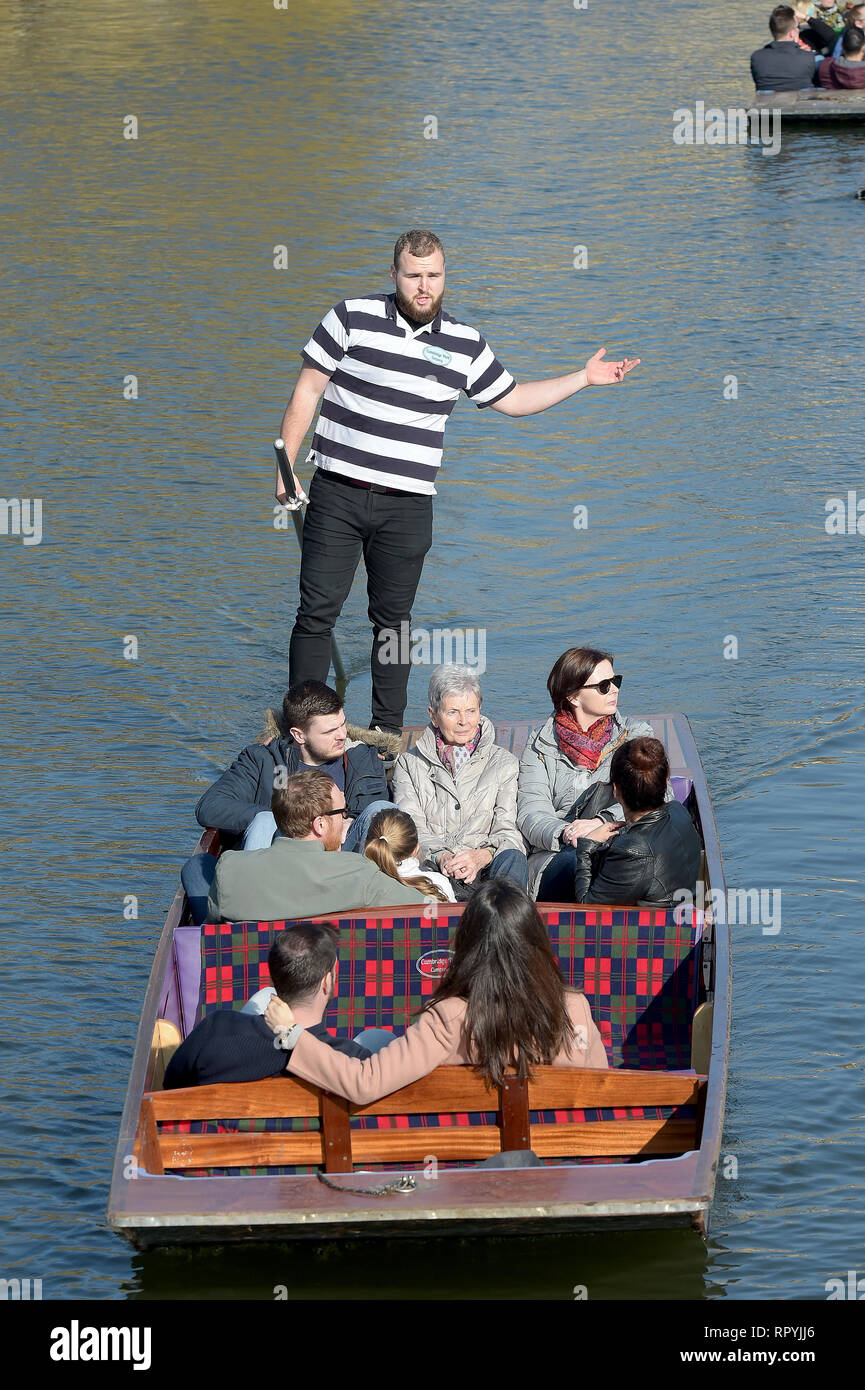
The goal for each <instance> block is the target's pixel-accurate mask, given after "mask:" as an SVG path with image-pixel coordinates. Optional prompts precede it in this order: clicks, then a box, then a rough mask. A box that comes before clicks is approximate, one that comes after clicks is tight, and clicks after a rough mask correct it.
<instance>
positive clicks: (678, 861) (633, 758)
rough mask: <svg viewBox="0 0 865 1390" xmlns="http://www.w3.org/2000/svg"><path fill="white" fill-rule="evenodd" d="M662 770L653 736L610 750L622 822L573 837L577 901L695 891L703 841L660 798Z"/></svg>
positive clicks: (633, 899)
mask: <svg viewBox="0 0 865 1390" xmlns="http://www.w3.org/2000/svg"><path fill="white" fill-rule="evenodd" d="M669 775H670V765H669V763H668V761H667V755H666V753H665V751H664V745H663V744H662V743H661V742H660V741H659V740H658V739H656V738H632V739H629V741H628V742H627V743H623V744H622V745H621V746H620V747H619V748H617V749H616V751H615V753H614V754H613V756H612V759H611V761H610V780H611V782H612V784H613V793H614V795H615V797H616V800H617V801H618V802H620V803H621V806H622V809H623V810H624V812H625V822H624V825H623V826H619V825H618V824H617V822H615V821H614V822H612V823H607V824H606V825H602V826H600V828H599V829H597V830H593V831H591V832H590V834H588V835H585V836H582V837H581V838H580V839H579V840H577V844H576V861H577V864H576V872H575V875H574V898H575V901H576V902H578V903H621V904H623V905H627V906H635V907H672V906H673V903H674V901H678V900H677V899H676V898H675V896H674V895H675V894H676V892H677V891H680V890H682V889H687V890H688V891H689V892H690V893H691V894H694V893H695V890H696V887H697V877H698V875H699V872H700V853H701V849H702V846H701V844H700V837H699V835H698V834H697V831H696V830H695V829H694V825H693V823H692V821H691V817H690V816H689V815H688V812H687V811H686V810H685V808H684V806H681V805H680V804H679V802H678V801H668V802H665V801H664V795H665V792H666V788H667V781H668V778H669Z"/></svg>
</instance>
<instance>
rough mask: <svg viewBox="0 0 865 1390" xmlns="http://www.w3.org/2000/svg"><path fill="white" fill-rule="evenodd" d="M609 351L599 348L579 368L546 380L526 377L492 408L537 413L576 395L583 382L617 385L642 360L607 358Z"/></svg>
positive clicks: (503, 410)
mask: <svg viewBox="0 0 865 1390" xmlns="http://www.w3.org/2000/svg"><path fill="white" fill-rule="evenodd" d="M606 351H607V349H606V348H600V349H599V351H598V352H596V353H595V355H594V357H590V358H589V360H588V362H587V363H586V365H585V367H583V369H582V371H580V372H569V373H568V374H567V376H552V377H549V378H548V380H547V381H524V382H522V384H520V385H518V386H515V387H514V389H513V391H509V392H508V394H507V395H506V396H503V397H502V399H501V400H500V401H495V402H493V404H492V405H491V407H490V409H491V410H498V411H500V413H501V414H502V415H537V414H538V413H539V411H541V410H549V408H550V406H551V405H558V404H559V401H566V400H567V399H568V397H569V396H574V395H576V393H577V392H578V391H582V389H583V387H584V386H614V385H616V384H617V382H620V381H623V380H624V378H625V377H626V376H627V374H628V372H630V371H633V369H634V367H637V366H639V364H640V359H639V357H625V358H623V359H622V361H621V362H605V361H604V360H603V359H604V355H605V354H606Z"/></svg>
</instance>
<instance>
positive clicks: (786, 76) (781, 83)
mask: <svg viewBox="0 0 865 1390" xmlns="http://www.w3.org/2000/svg"><path fill="white" fill-rule="evenodd" d="M769 31H770V33H771V35H772V42H771V43H767V44H766V46H765V47H764V48H758V49H757V50H756V52H754V53H752V54H751V76H752V77H753V79H754V86H755V87H756V88H757V91H758V92H798V91H804V89H805V88H806V87H811V86H813V84H814V75H815V71H816V68H815V58H816V55H815V54H813V53H806V52H804V51H803V50H802V49H801V48H800V47H799V44H798V42H797V39H798V37H799V25H798V23H797V20H796V12H795V10H793V8H792V6H790V5H776V6H775V8H774V10H773V11H772V13H771V15H770V16H769Z"/></svg>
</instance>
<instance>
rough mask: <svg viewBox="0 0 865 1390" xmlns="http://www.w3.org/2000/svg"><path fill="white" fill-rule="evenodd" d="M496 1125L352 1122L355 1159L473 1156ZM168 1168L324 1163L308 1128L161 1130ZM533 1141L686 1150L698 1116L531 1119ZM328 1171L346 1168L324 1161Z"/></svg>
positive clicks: (568, 1146) (486, 1149) (496, 1134)
mask: <svg viewBox="0 0 865 1390" xmlns="http://www.w3.org/2000/svg"><path fill="white" fill-rule="evenodd" d="M502 1142H503V1141H502V1131H501V1129H500V1128H499V1126H498V1125H483V1126H478V1127H476V1128H472V1127H469V1126H459V1127H457V1126H454V1127H453V1128H449V1127H447V1126H444V1127H438V1128H435V1129H395V1130H387V1129H385V1130H360V1131H357V1130H354V1131H352V1136H351V1151H352V1159H353V1162H354V1164H355V1165H358V1164H360V1165H364V1164H369V1163H422V1162H423V1161H424V1159H425V1158H428V1157H429V1156H430V1155H431V1154H434V1155H435V1157H436V1159H437V1160H438V1161H439V1162H442V1163H443V1162H448V1161H452V1160H463V1161H466V1162H478V1161H479V1160H480V1159H483V1158H489V1157H490V1156H491V1155H492V1154H497V1153H500V1152H501V1150H502ZM159 1146H160V1151H161V1156H162V1162H163V1164H164V1166H165V1168H171V1169H177V1170H182V1169H185V1168H246V1167H249V1168H255V1167H266V1166H269V1165H270V1166H278V1165H282V1164H286V1165H287V1164H310V1165H314V1166H319V1165H324V1164H326V1158H325V1156H324V1155H323V1154H322V1135H321V1133H313V1134H294V1133H287V1134H182V1135H180V1134H166V1135H163V1136H162V1137H161V1138H160V1140H159ZM528 1147H530V1148H532V1149H534V1151H535V1153H536V1154H537V1155H538V1156H539V1157H540V1158H587V1157H596V1158H603V1157H613V1158H624V1157H630V1156H632V1155H635V1154H646V1155H661V1154H679V1153H686V1152H687V1151H688V1150H690V1149H693V1148H695V1147H696V1120H695V1119H693V1118H692V1119H690V1120H688V1119H684V1120H681V1119H676V1118H675V1117H674V1118H671V1119H667V1120H635V1119H623V1120H600V1121H598V1122H597V1123H595V1124H575V1123H569V1124H565V1123H562V1124H557V1125H532V1126H531V1130H530V1143H529V1146H528ZM327 1171H328V1172H332V1173H334V1172H350V1171H351V1168H350V1167H348V1168H337V1167H335V1166H329V1167H328V1169H327Z"/></svg>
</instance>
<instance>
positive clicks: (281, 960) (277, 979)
mask: <svg viewBox="0 0 865 1390" xmlns="http://www.w3.org/2000/svg"><path fill="white" fill-rule="evenodd" d="M338 938H339V931H338V929H337V927H336V926H335V924H334V923H333V922H321V923H319V922H298V923H297V925H296V926H294V927H288V928H287V930H286V931H284V932H280V934H279V936H275V937H274V938H273V941H272V942H271V946H270V950H269V952H268V954H267V970H268V974H269V975H270V982H271V984H272V985H273V988H274V989H275V990H276V992H277V994H278V995H279V997H280V999H282V1000H284V1002H285V1003H286V1004H294V1003H299V1002H300V1000H302V999H308V998H310V996H311V995H313V994H314V993H315V991H316V990H317V989H318V987H319V985H320V984H321V982H322V980H323V979H324V977H325V975H327V974H328V973H329V972H330V971H331V970H333V968H334V966H335V965H336V943H337V940H338Z"/></svg>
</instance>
